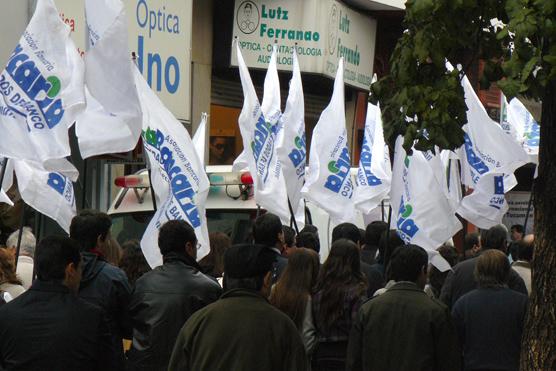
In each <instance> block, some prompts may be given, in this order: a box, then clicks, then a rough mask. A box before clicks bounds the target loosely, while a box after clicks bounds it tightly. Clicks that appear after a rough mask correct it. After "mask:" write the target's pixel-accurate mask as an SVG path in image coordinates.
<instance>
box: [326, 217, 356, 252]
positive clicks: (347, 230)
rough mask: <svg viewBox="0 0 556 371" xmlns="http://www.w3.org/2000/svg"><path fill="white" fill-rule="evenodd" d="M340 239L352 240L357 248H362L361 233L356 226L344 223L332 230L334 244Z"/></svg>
mask: <svg viewBox="0 0 556 371" xmlns="http://www.w3.org/2000/svg"><path fill="white" fill-rule="evenodd" d="M340 238H345V239H346V240H350V241H351V242H353V243H354V244H356V245H357V247H359V248H360V247H361V233H360V232H359V228H357V226H356V225H355V224H352V223H342V224H338V225H337V226H336V227H334V229H333V230H332V243H334V242H336V241H337V240H339V239H340Z"/></svg>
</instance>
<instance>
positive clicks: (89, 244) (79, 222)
mask: <svg viewBox="0 0 556 371" xmlns="http://www.w3.org/2000/svg"><path fill="white" fill-rule="evenodd" d="M111 226H112V220H111V219H110V217H109V216H108V215H107V214H106V213H103V212H100V211H97V210H90V209H85V210H82V211H81V212H80V213H79V215H77V216H75V217H74V218H73V219H72V220H71V225H70V237H71V238H73V239H74V240H75V241H77V243H78V245H79V248H80V249H81V251H90V250H92V249H94V248H95V247H96V246H97V240H98V238H99V237H100V239H101V240H103V241H104V240H105V239H106V237H107V236H108V233H109V232H110V227H111Z"/></svg>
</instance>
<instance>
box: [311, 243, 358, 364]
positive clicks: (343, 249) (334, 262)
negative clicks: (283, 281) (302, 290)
mask: <svg viewBox="0 0 556 371" xmlns="http://www.w3.org/2000/svg"><path fill="white" fill-rule="evenodd" d="M359 254H360V253H359V248H358V247H357V245H356V244H355V243H353V242H352V241H349V240H346V239H339V240H337V241H336V242H334V243H333V244H332V247H331V248H330V253H329V255H328V258H327V259H326V262H325V263H324V264H323V266H322V267H321V269H320V272H319V278H318V280H317V286H316V289H315V294H314V295H313V318H314V320H315V328H316V331H317V348H316V350H315V353H314V355H313V359H312V370H313V371H336V370H345V363H346V355H347V343H348V339H349V333H350V330H351V325H352V323H353V322H354V320H355V317H356V315H357V312H358V311H359V308H360V307H361V305H362V304H363V302H364V301H365V299H366V296H365V294H366V290H367V282H366V279H365V276H364V275H363V273H361V263H360V255H359Z"/></svg>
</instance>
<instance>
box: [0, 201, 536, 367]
mask: <svg viewBox="0 0 556 371" xmlns="http://www.w3.org/2000/svg"><path fill="white" fill-rule="evenodd" d="M514 227H515V228H514ZM514 227H512V231H511V232H512V233H511V240H512V242H511V243H510V244H508V241H507V240H508V235H509V234H508V231H507V230H506V228H505V227H503V226H495V227H492V228H490V229H488V230H484V231H481V233H480V234H477V233H469V234H467V235H466V236H465V239H464V243H463V250H462V252H461V254H460V253H458V251H457V250H456V249H455V248H454V246H453V244H451V243H450V242H447V243H445V244H443V245H442V246H440V247H439V249H438V251H439V253H440V254H441V255H442V257H444V259H445V260H446V261H447V262H448V263H449V264H450V265H451V266H452V269H451V270H448V271H444V272H443V271H440V270H439V269H438V268H436V267H434V266H431V265H430V264H429V261H428V260H429V259H428V254H427V252H426V251H425V250H424V249H423V248H421V247H419V246H416V245H411V244H409V245H407V244H404V243H403V241H402V240H401V239H400V238H399V236H398V234H397V233H396V231H395V230H389V228H388V225H387V224H386V223H384V222H380V221H377V222H372V223H371V224H369V225H368V226H367V227H366V229H365V230H361V229H359V228H358V227H357V226H355V225H354V224H351V223H343V224H340V225H338V226H336V227H335V228H334V229H333V231H332V240H331V245H330V248H329V249H328V246H326V248H327V249H328V250H329V253H328V256H327V258H326V259H325V260H324V261H323V262H322V264H321V261H320V259H319V251H320V249H321V248H323V246H320V241H319V237H318V231H317V230H316V229H315V227H313V226H310V225H308V226H306V227H305V228H303V230H301V231H299V233H296V231H295V230H293V229H292V228H290V227H288V226H283V225H282V224H281V222H280V219H279V218H278V217H277V216H275V215H273V214H270V213H266V214H263V215H261V216H259V217H258V218H257V219H256V220H255V221H254V225H253V233H252V237H253V241H249V242H248V243H243V244H236V245H232V242H231V240H230V238H229V236H227V235H226V234H223V233H213V234H211V235H210V247H211V250H210V253H209V254H208V255H207V256H205V257H204V258H203V259H201V260H199V261H197V250H198V243H197V238H196V237H195V233H194V230H193V228H192V227H191V226H190V225H189V224H187V223H186V222H184V221H178V220H174V221H168V222H166V223H165V224H164V225H162V226H161V228H160V230H159V235H158V247H159V249H160V252H161V254H162V256H163V264H162V265H161V266H159V267H156V268H154V269H152V270H151V268H150V267H149V266H148V264H147V262H146V260H145V258H144V256H143V254H142V252H141V248H140V244H139V241H135V240H131V241H127V242H125V243H124V244H122V246H120V245H119V244H118V243H117V241H116V240H115V239H114V238H113V237H112V235H111V220H110V217H109V216H108V215H106V214H104V213H101V212H97V211H93V210H83V211H82V212H81V213H80V214H79V215H78V216H76V217H75V218H74V219H73V221H72V223H71V227H70V235H69V237H66V236H47V237H45V238H43V239H42V240H40V241H39V243H38V245H36V246H35V244H36V242H35V238H34V236H33V234H32V231H31V230H30V229H29V228H25V229H23V230H22V231H21V233H20V231H16V232H14V233H13V234H12V235H10V236H9V238H8V239H7V242H6V246H5V247H4V248H0V294H1V296H0V370H211V371H218V370H276V371H279V370H280V371H285V370H292V371H295V370H313V371H335V370H349V371H352V370H353V371H355V370H384V371H388V370H392V371H394V370H396V371H399V370H402V371H403V370H408V371H410V370H411V371H413V370H439V371H440V370H442V371H443V370H448V371H449V370H518V368H519V355H520V346H521V344H520V343H521V334H522V330H523V325H524V320H525V314H526V311H527V301H528V294H529V293H530V292H531V266H530V262H531V259H532V255H533V245H534V238H533V236H532V235H527V236H525V235H524V233H523V229H522V228H521V226H514ZM18 240H21V241H20V248H19V255H18V256H17V254H16V253H15V246H16V244H17V241H18ZM16 259H17V270H16V268H15V267H16V262H15V260H16ZM510 262H512V263H510Z"/></svg>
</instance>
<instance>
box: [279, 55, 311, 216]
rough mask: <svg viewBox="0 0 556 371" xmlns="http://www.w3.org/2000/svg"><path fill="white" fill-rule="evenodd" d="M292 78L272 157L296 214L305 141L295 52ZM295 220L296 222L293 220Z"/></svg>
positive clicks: (298, 72) (300, 90)
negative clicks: (274, 155)
mask: <svg viewBox="0 0 556 371" xmlns="http://www.w3.org/2000/svg"><path fill="white" fill-rule="evenodd" d="M292 59H293V75H292V79H291V82H290V91H289V94H288V100H287V101H286V108H285V110H284V113H283V114H282V117H281V118H280V123H279V133H278V134H279V135H278V143H277V145H276V153H277V154H278V159H279V160H280V162H281V165H282V173H283V174H284V180H285V182H286V190H287V194H288V199H289V201H290V203H291V205H292V208H293V209H294V210H295V211H296V213H297V211H298V210H299V208H303V206H304V204H303V200H302V199H301V188H303V183H304V182H305V166H306V164H307V161H306V157H307V156H306V153H307V149H306V139H305V138H306V137H305V106H304V101H303V86H302V83H301V72H300V69H299V61H298V59H297V52H296V51H295V50H294V52H293V55H292ZM301 217H302V218H301V219H302V220H299V221H298V222H304V221H305V218H304V213H301ZM296 219H298V218H296Z"/></svg>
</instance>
